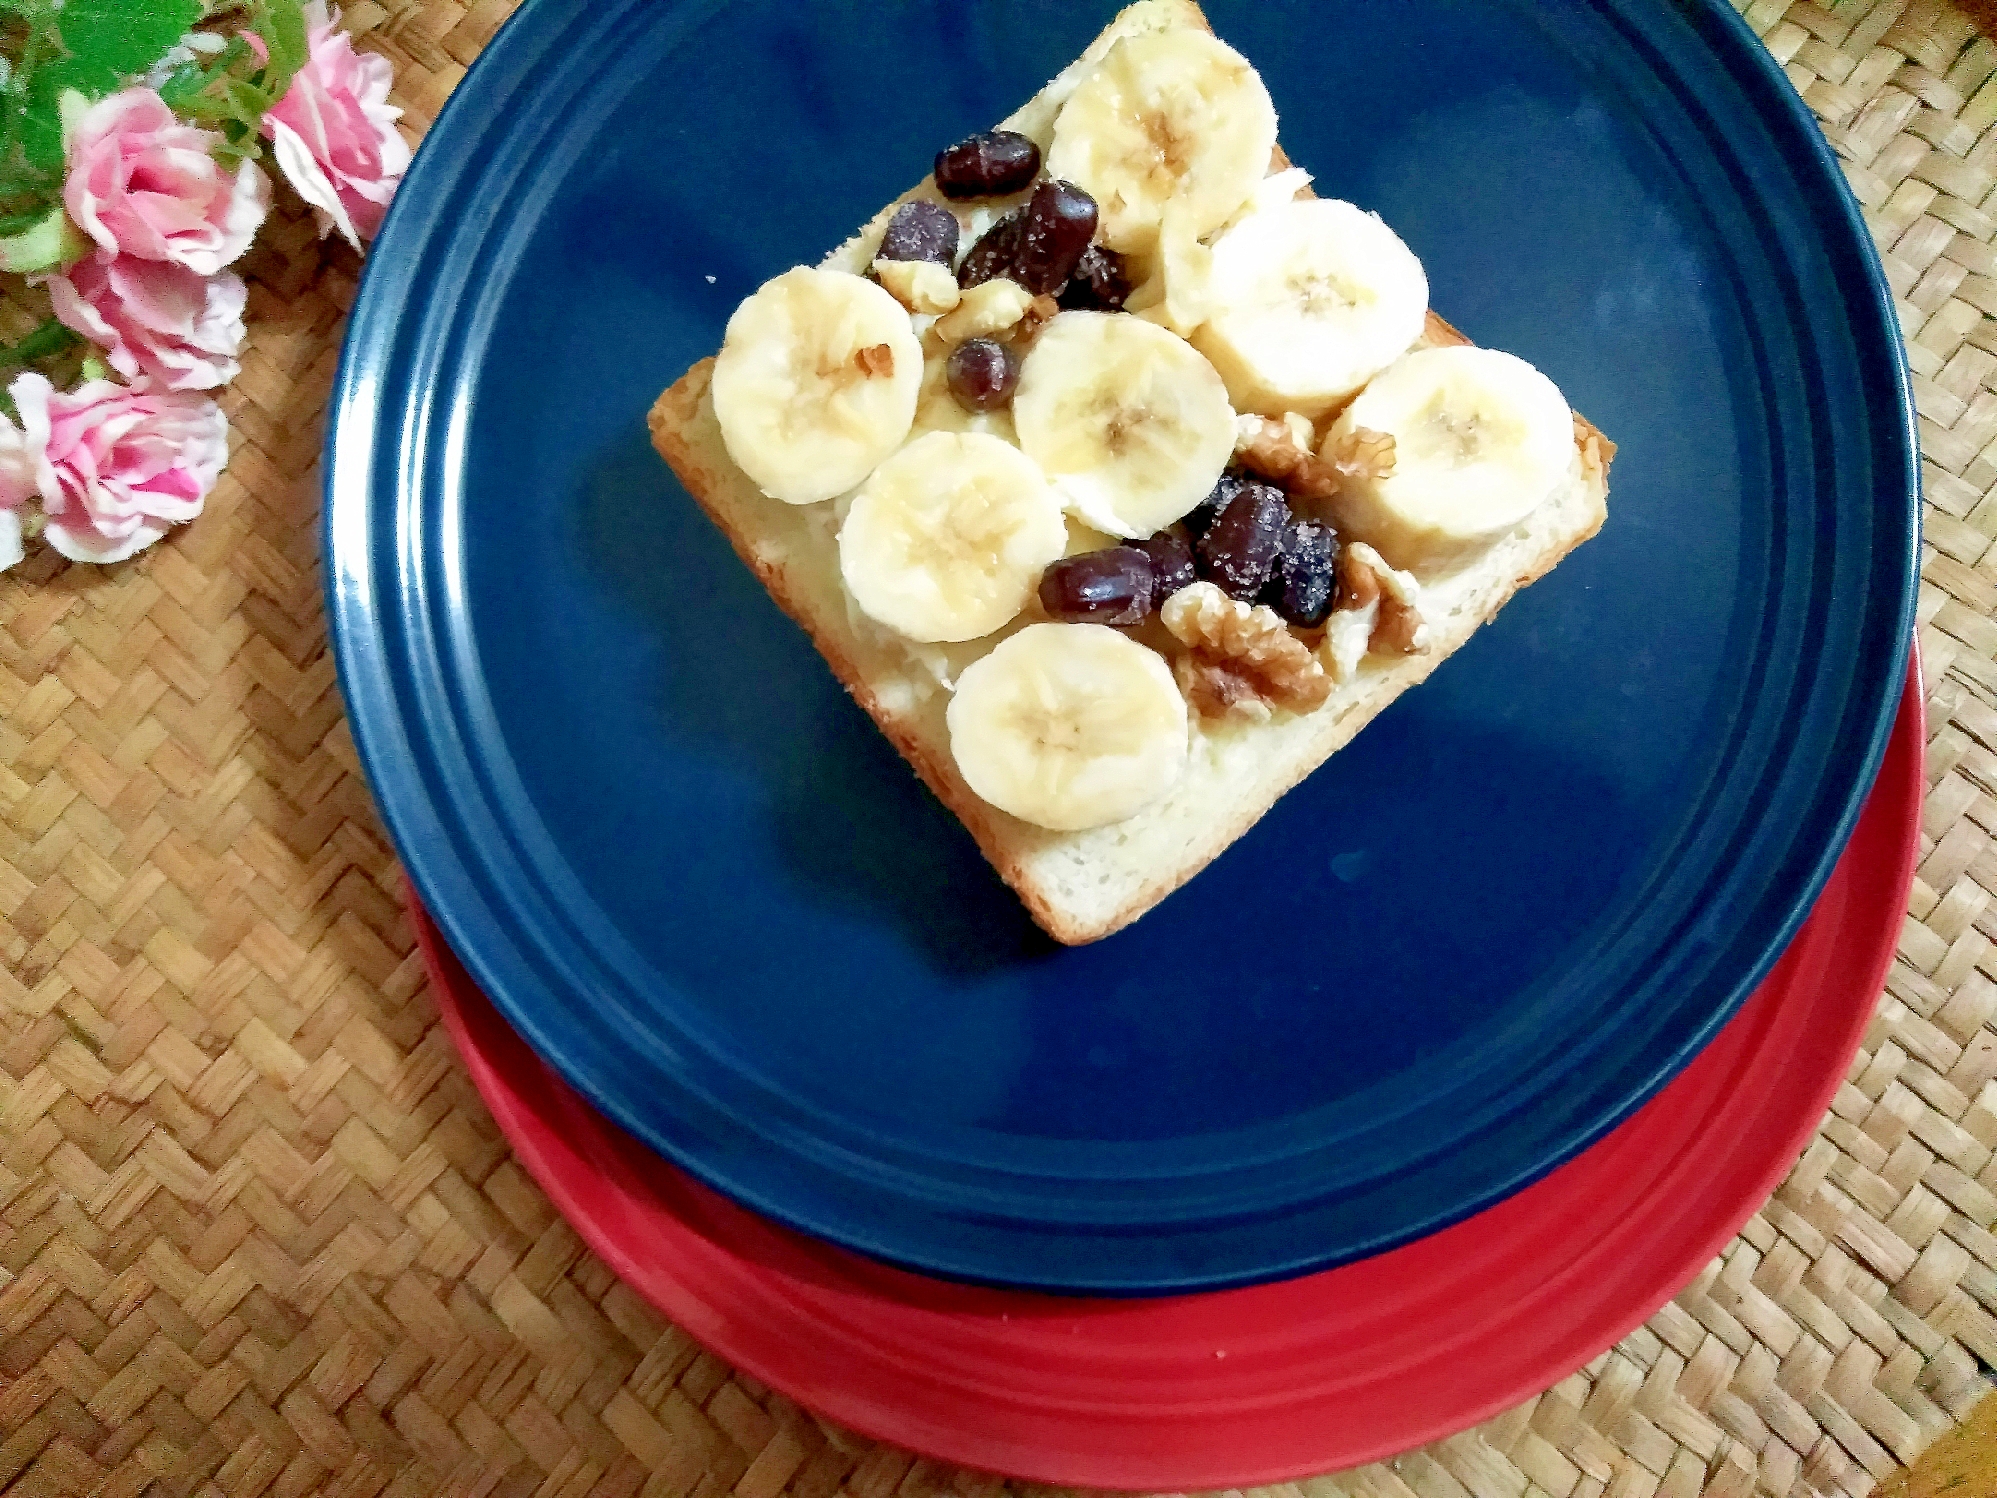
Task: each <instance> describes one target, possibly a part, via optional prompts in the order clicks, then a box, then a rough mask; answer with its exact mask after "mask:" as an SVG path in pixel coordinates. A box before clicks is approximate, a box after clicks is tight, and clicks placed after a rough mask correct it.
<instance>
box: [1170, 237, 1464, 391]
mask: <svg viewBox="0 0 1997 1498" xmlns="http://www.w3.org/2000/svg"><path fill="white" fill-rule="evenodd" d="M1202 310H1203V311H1204V313H1205V315H1206V323H1205V325H1204V326H1203V327H1201V328H1199V329H1198V330H1197V331H1196V332H1195V333H1194V334H1193V344H1194V346H1195V347H1196V348H1198V349H1199V351H1200V352H1201V353H1203V354H1205V355H1206V356H1207V358H1209V359H1210V360H1212V361H1213V367H1214V368H1215V369H1217V370H1219V371H1220V377H1221V378H1222V379H1223V380H1225V381H1226V382H1227V393H1228V395H1229V397H1230V398H1232V400H1233V401H1234V404H1235V405H1236V406H1237V407H1238V408H1239V409H1241V410H1244V411H1258V412H1260V413H1261V414H1263V415H1264V416H1280V415H1282V414H1283V413H1284V412H1286V411H1300V412H1302V413H1303V414H1304V415H1306V416H1310V417H1313V418H1315V417H1318V416H1321V415H1323V414H1324V413H1325V412H1326V411H1329V410H1331V409H1332V408H1333V407H1334V406H1337V405H1339V404H1340V403H1341V402H1343V401H1345V400H1347V399H1349V398H1350V397H1351V395H1352V394H1353V392H1354V391H1356V390H1358V389H1359V387H1360V386H1362V385H1364V384H1365V383H1366V382H1367V381H1368V380H1370V379H1372V378H1373V376H1374V375H1376V374H1378V373H1379V372H1380V371H1381V370H1383V369H1385V368H1386V367H1387V366H1388V365H1389V364H1391V363H1393V362H1394V360H1396V359H1398V358H1399V357H1400V356H1401V355H1402V354H1404V353H1406V352H1407V351H1408V349H1409V348H1410V347H1412V346H1413V344H1414V342H1415V340H1416V339H1417V338H1419V337H1421V331H1422V324H1423V322H1424V320H1425V319H1426V318H1427V316H1428V277H1427V276H1426V275H1425V274H1424V273H1423V271H1422V268H1421V261H1419V260H1417V259H1416V258H1415V255H1414V252H1413V251H1412V250H1410V249H1409V248H1408V247H1407V246H1406V245H1405V244H1403V243H1402V242H1401V239H1400V236H1399V235H1397V234H1396V233H1394V231H1393V230H1392V229H1389V228H1388V227H1387V226H1386V225H1385V224H1383V223H1382V222H1380V220H1379V219H1378V218H1377V217H1375V216H1374V215H1373V214H1370V213H1367V212H1366V211H1364V210H1363V209H1360V208H1355V207H1354V206H1353V205H1352V204H1350V203H1341V202H1338V201H1336V200H1335V199H1331V198H1306V199H1303V200H1301V201H1298V202H1294V203H1285V204H1282V205H1281V206H1279V207H1274V208H1269V209H1265V210H1264V211H1263V212H1260V213H1255V214H1250V215H1249V216H1248V217H1247V218H1245V219H1243V220H1241V222H1240V223H1238V224H1236V225H1235V226H1234V227H1233V228H1232V229H1229V230H1228V231H1227V232H1226V233H1225V234H1223V235H1221V236H1220V238H1219V239H1217V240H1215V241H1214V244H1213V250H1212V258H1211V261H1210V263H1209V265H1208V269H1207V275H1206V283H1205V297H1204V305H1203V308H1202Z"/></svg>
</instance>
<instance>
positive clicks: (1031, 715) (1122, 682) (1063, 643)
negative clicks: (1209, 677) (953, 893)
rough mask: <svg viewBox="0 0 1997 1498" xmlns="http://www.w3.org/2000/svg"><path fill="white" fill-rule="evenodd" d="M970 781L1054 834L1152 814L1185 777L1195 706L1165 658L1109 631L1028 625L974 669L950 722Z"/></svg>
mask: <svg viewBox="0 0 1997 1498" xmlns="http://www.w3.org/2000/svg"><path fill="white" fill-rule="evenodd" d="M945 719H946V721H947V723H948V724H949V728H950V752H951V753H952V754H953V755H954V756H956V760H957V768H958V770H959V771H960V772H961V773H962V774H963V777H964V781H965V783H966V784H967V785H969V786H970V788H971V789H972V790H973V791H975V792H976V793H977V794H978V795H979V796H982V797H983V798H984V799H985V800H987V801H989V802H991V804H992V805H994V806H996V807H997V808H998V809H999V810H1000V811H1004V812H1010V813H1011V814H1012V815H1013V816H1015V817H1018V818H1019V819H1020V820H1021V821H1023V822H1031V823H1033V824H1034V825H1035V826H1036V827H1047V828H1051V829H1053V830H1054V831H1056V832H1079V831H1081V830H1082V829H1084V828H1087V827H1105V826H1107V825H1109V824H1110V823H1111V822H1121V821H1122V820H1123V819H1124V818H1125V817H1128V816H1131V815H1133V814H1134V813H1136V812H1138V811H1141V810H1143V809H1144V808H1145V807H1146V806H1149V805H1150V804H1151V803H1152V802H1153V801H1156V800H1157V799H1158V798H1159V797H1160V796H1162V795H1164V794H1165V792H1167V791H1168V790H1170V789H1171V788H1172V785H1173V783H1174V782H1175V781H1176V780H1178V778H1179V776H1180V774H1181V773H1182V772H1183V771H1184V769H1185V767H1186V699H1185V698H1183V697H1182V696H1180V695H1179V688H1178V685H1177V684H1176V683H1175V682H1174V681H1173V680H1172V673H1171V671H1170V669H1169V668H1167V666H1166V665H1165V662H1164V659H1163V658H1162V657H1161V656H1159V655H1158V654H1157V653H1156V652H1155V651H1152V650H1148V649H1146V648H1145V647H1144V646H1142V645H1140V644H1138V643H1137V642H1136V641H1135V640H1131V639H1128V638H1126V637H1125V636H1123V635H1120V634H1118V633H1117V632H1116V631H1115V630H1113V629H1111V628H1109V627H1108V626H1107V625H1103V624H1030V625H1028V626H1027V627H1026V628H1025V629H1022V630H1021V631H1020V632H1019V633H1018V634H1016V635H1013V636H1011V637H1010V638H1008V639H1006V640H1004V641H1001V642H1000V644H999V645H998V648H996V649H995V650H993V651H992V653H991V654H990V655H987V656H984V657H982V658H981V659H979V660H976V661H973V662H972V663H971V664H970V665H969V666H966V667H965V668H964V674H963V675H962V676H960V677H959V678H958V679H957V692H956V695H955V696H953V697H952V698H951V699H950V706H949V708H948V710H947V712H946V713H945Z"/></svg>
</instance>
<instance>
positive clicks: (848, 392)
mask: <svg viewBox="0 0 1997 1498" xmlns="http://www.w3.org/2000/svg"><path fill="white" fill-rule="evenodd" d="M921 385H922V345H921V344H920V343H919V342H917V341H916V337H915V329H914V327H913V325H912V324H911V323H910V322H909V320H908V313H907V312H906V311H904V310H903V308H902V306H901V304H900V303H899V302H897V301H896V300H895V299H894V298H893V297H892V296H890V295H889V294H888V293H887V292H886V291H884V290H882V289H881V288H880V287H879V286H876V285H875V284H874V283H873V282H872V281H869V280H866V279H865V278H864V277H861V276H855V275H849V274H847V273H846V272H844V271H833V270H815V269H811V268H809V267H806V266H799V267H797V268H796V269H795V270H787V271H785V272H784V273H783V274H782V275H780V276H778V277H776V278H775V279H774V280H770V281H765V282H764V283H763V284H762V285H761V286H760V287H758V288H757V289H756V292H755V294H754V295H752V296H751V297H750V298H749V299H748V300H747V301H745V302H743V303H742V305H741V306H739V307H737V308H736V309H735V315H734V316H733V317H731V318H729V319H728V332H727V335H726V336H725V337H724V338H723V339H722V343H721V353H720V355H719V356H718V357H717V358H716V359H715V361H714V414H715V417H716V418H717V419H718V420H719V421H720V423H721V439H722V441H723V442H724V443H725V444H726V445H727V447H728V456H729V457H731V458H733V459H734V460H735V463H736V466H737V467H739V468H740V469H741V470H742V471H743V472H744V473H746V474H748V475H749V478H750V479H751V480H752V481H753V482H754V483H755V485H756V487H757V488H759V489H761V490H762V491H763V492H764V493H765V494H767V495H769V496H770V497H771V498H772V499H780V500H782V501H784V503H786V504H793V505H808V504H812V503H814V502H815V501H817V500H821V499H830V498H832V497H833V496H834V495H835V494H844V493H845V492H846V491H847V490H848V489H850V488H852V487H853V486H854V485H855V484H857V483H859V482H860V481H861V480H862V479H864V478H865V477H866V476H867V475H868V474H870V473H872V472H873V471H874V468H875V465H877V464H878V463H879V462H880V461H881V460H882V459H883V458H885V457H886V456H887V455H888V454H889V453H891V452H893V451H894V450H895V449H896V448H897V447H899V446H900V445H901V442H902V439H903V438H904V437H906V436H907V435H908V429H909V424H910V423H911V422H913V421H914V419H915V397H916V392H917V391H918V390H919V389H920V388H921Z"/></svg>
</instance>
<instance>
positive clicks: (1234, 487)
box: [1180, 473, 1246, 541]
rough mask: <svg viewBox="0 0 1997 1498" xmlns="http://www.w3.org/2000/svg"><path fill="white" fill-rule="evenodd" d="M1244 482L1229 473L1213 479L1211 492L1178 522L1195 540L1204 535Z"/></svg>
mask: <svg viewBox="0 0 1997 1498" xmlns="http://www.w3.org/2000/svg"><path fill="white" fill-rule="evenodd" d="M1245 482H1246V480H1244V479H1239V478H1236V477H1235V476H1234V475H1233V474H1231V473H1223V474H1222V475H1221V476H1220V478H1219V479H1217V480H1216V481H1215V483H1214V486H1213V492H1212V493H1211V494H1209V495H1207V497H1206V498H1205V499H1203V500H1201V501H1200V502H1199V503H1198V504H1196V505H1194V506H1193V510H1192V513H1191V514H1189V515H1187V516H1186V517H1185V518H1184V519H1183V520H1182V521H1181V522H1180V523H1181V524H1182V525H1184V526H1185V528H1186V533H1187V534H1188V535H1190V536H1191V537H1192V538H1193V539H1194V540H1195V541H1198V540H1199V539H1200V537H1202V536H1204V535H1205V534H1206V533H1207V532H1208V531H1209V530H1210V529H1212V528H1213V523H1214V522H1215V521H1216V520H1218V519H1219V518H1220V512H1221V511H1222V510H1224V509H1226V508H1227V502H1228V501H1229V500H1230V499H1232V498H1234V496H1235V495H1237V494H1239V493H1240V492H1241V488H1242V485H1243V484H1244V483H1245Z"/></svg>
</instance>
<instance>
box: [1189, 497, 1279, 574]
mask: <svg viewBox="0 0 1997 1498" xmlns="http://www.w3.org/2000/svg"><path fill="white" fill-rule="evenodd" d="M1289 519H1290V509H1289V506H1288V505H1286V504H1284V503H1283V494H1282V491H1281V490H1280V489H1272V488H1271V487H1269V485H1267V484H1243V485H1242V486H1241V488H1240V489H1239V490H1238V491H1237V492H1236V493H1235V495H1234V497H1233V498H1232V499H1230V500H1228V501H1227V504H1226V507H1225V508H1224V509H1222V510H1221V512H1220V516H1219V518H1217V519H1216V520H1215V521H1214V523H1213V525H1212V526H1211V527H1210V528H1209V529H1208V531H1207V533H1206V534H1205V535H1204V536H1202V537H1200V540H1199V570H1200V575H1201V576H1202V577H1204V578H1206V579H1207V580H1208V581H1209V582H1212V583H1217V584H1218V585H1219V586H1220V588H1221V589H1222V590H1223V591H1224V592H1226V593H1227V594H1228V595H1229V596H1231V597H1234V598H1241V599H1247V600H1252V599H1254V597H1255V595H1256V594H1258V593H1260V592H1261V591H1262V585H1263V584H1264V583H1266V582H1268V581H1269V571H1270V568H1272V567H1273V566H1274V565H1275V562H1276V554H1277V551H1278V550H1279V549H1280V548H1281V546H1282V543H1283V528H1284V526H1285V525H1287V524H1288V523H1289Z"/></svg>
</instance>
